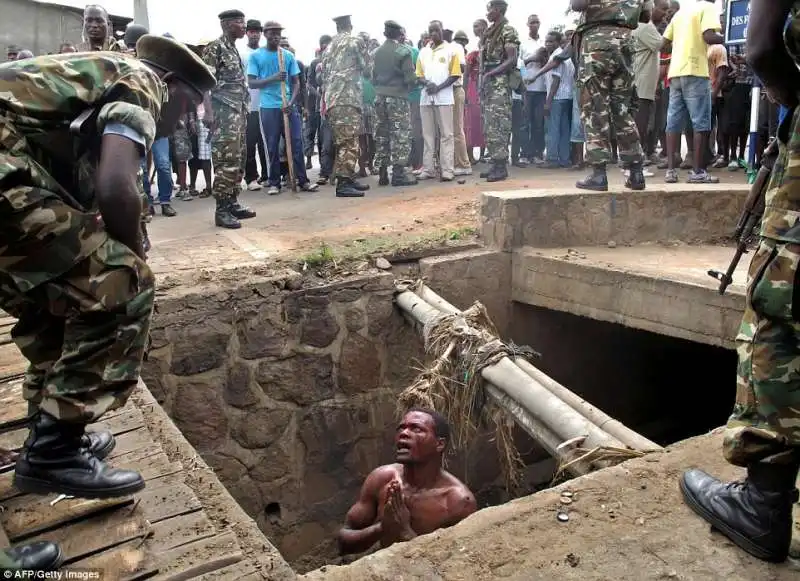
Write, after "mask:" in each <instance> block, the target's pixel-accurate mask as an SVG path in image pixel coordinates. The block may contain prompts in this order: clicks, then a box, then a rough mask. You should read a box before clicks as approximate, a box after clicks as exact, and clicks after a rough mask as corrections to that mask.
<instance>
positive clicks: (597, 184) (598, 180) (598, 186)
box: [575, 164, 644, 192]
mask: <svg viewBox="0 0 800 581" xmlns="http://www.w3.org/2000/svg"><path fill="white" fill-rule="evenodd" d="M643 179H644V178H643ZM575 187H576V188H580V189H582V190H592V191H593V192H607V191H608V175H606V166H605V164H603V165H596V166H594V169H592V173H591V175H588V176H586V177H585V178H584V179H582V180H580V181H578V182H576V183H575Z"/></svg>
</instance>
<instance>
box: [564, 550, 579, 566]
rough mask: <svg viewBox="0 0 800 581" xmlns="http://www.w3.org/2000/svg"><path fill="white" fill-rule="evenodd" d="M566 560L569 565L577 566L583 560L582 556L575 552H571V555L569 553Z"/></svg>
mask: <svg viewBox="0 0 800 581" xmlns="http://www.w3.org/2000/svg"><path fill="white" fill-rule="evenodd" d="M566 561H567V565H569V566H570V567H577V566H578V564H579V563H580V562H581V558H580V557H579V556H578V555H575V554H574V553H570V554H569V555H567V558H566Z"/></svg>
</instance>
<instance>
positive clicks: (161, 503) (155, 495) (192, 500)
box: [138, 482, 203, 525]
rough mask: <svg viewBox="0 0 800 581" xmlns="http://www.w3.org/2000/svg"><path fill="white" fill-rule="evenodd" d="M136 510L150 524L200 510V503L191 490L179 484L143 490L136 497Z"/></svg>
mask: <svg viewBox="0 0 800 581" xmlns="http://www.w3.org/2000/svg"><path fill="white" fill-rule="evenodd" d="M138 499H139V501H140V502H139V508H138V510H140V511H141V513H142V514H143V515H144V517H145V518H146V519H147V520H148V521H150V523H151V524H153V525H155V524H156V523H158V522H160V521H162V520H165V519H168V518H174V517H176V516H180V515H183V514H189V513H191V512H195V511H198V510H201V509H202V508H203V505H202V503H201V502H200V501H199V500H198V499H197V497H196V496H195V495H194V492H193V491H192V489H191V488H189V487H188V486H186V484H183V483H180V482H171V483H169V484H168V485H165V486H157V487H153V488H145V489H144V490H143V491H142V492H140V493H139V495H138Z"/></svg>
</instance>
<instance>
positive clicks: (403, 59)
mask: <svg viewBox="0 0 800 581" xmlns="http://www.w3.org/2000/svg"><path fill="white" fill-rule="evenodd" d="M384 61H385V65H386V66H383V65H384ZM415 81H416V75H415V72H414V65H413V64H412V56H411V49H410V48H408V47H407V46H406V45H404V44H401V43H399V42H398V41H396V40H393V39H391V38H387V39H386V42H384V43H383V46H381V47H380V48H379V49H378V50H377V51H376V52H375V64H374V70H373V72H372V84H373V85H374V86H375V92H376V94H377V97H376V100H375V113H376V115H377V119H378V123H377V126H376V127H375V149H376V153H375V165H376V166H378V167H379V168H380V167H388V166H390V165H391V166H395V167H396V166H405V165H406V164H407V163H408V158H409V156H410V155H411V106H410V104H409V102H408V92H409V91H410V90H411V89H412V88H413V85H414V83H415ZM409 85H410V86H409Z"/></svg>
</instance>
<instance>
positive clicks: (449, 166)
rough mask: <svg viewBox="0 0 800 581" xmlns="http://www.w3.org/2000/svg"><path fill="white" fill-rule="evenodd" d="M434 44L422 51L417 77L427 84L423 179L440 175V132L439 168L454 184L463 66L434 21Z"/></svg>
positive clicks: (430, 30)
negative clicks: (456, 89)
mask: <svg viewBox="0 0 800 581" xmlns="http://www.w3.org/2000/svg"><path fill="white" fill-rule="evenodd" d="M428 33H429V34H430V38H431V42H430V44H428V45H427V46H425V47H423V49H422V50H421V51H420V52H419V57H418V58H417V77H419V79H420V80H421V82H422V83H423V86H424V87H423V90H422V97H421V99H420V113H421V116H422V138H423V140H424V141H425V150H424V153H423V156H422V157H423V160H422V171H421V172H420V174H419V176H418V177H419V179H421V180H425V179H431V178H432V177H434V175H435V174H436V170H435V169H434V161H433V159H434V154H435V152H436V132H437V130H438V132H439V166H440V170H441V179H442V181H446V182H449V181H452V180H453V177H454V171H455V158H454V151H453V104H454V102H455V100H454V97H453V83H455V82H456V81H457V80H458V79H460V78H461V63H460V62H459V60H458V55H457V54H456V52H455V51H454V50H453V49H452V47H451V46H450V44H449V43H447V42H445V41H444V39H443V38H442V23H441V22H439V21H438V20H434V21H432V22H431V23H430V25H429V26H428Z"/></svg>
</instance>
